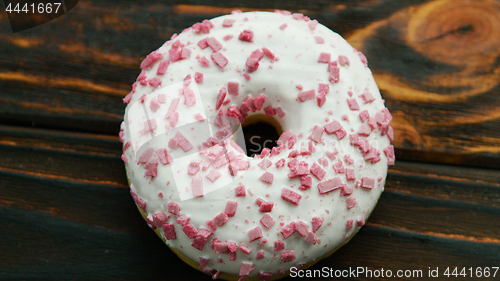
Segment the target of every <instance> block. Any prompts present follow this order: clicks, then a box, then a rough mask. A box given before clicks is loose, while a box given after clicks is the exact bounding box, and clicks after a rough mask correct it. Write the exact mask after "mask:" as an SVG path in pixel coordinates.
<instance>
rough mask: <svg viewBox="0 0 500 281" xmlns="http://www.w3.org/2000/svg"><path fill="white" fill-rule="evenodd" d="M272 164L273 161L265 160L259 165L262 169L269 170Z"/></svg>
mask: <svg viewBox="0 0 500 281" xmlns="http://www.w3.org/2000/svg"><path fill="white" fill-rule="evenodd" d="M271 164H273V161H271V160H269V159H268V158H265V159H264V160H262V161H261V162H260V163H259V164H258V165H259V166H260V167H261V168H262V169H267V168H269V166H271Z"/></svg>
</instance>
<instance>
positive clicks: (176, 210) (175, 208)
mask: <svg viewBox="0 0 500 281" xmlns="http://www.w3.org/2000/svg"><path fill="white" fill-rule="evenodd" d="M167 207H168V209H167V210H168V212H169V213H171V214H173V215H176V216H179V215H180V211H181V207H180V206H179V204H177V203H174V202H168V204H167Z"/></svg>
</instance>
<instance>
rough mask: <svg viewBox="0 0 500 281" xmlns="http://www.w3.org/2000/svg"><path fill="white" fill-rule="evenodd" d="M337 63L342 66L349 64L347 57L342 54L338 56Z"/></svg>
mask: <svg viewBox="0 0 500 281" xmlns="http://www.w3.org/2000/svg"><path fill="white" fill-rule="evenodd" d="M339 63H340V65H342V66H345V65H349V64H350V63H349V59H348V58H347V57H346V56H342V55H340V56H339Z"/></svg>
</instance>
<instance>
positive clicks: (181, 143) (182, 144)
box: [174, 131, 193, 152]
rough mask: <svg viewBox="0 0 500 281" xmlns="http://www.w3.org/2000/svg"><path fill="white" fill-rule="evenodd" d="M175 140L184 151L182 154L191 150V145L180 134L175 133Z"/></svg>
mask: <svg viewBox="0 0 500 281" xmlns="http://www.w3.org/2000/svg"><path fill="white" fill-rule="evenodd" d="M174 138H175V139H176V140H177V143H178V144H179V146H180V147H181V148H182V150H184V152H188V151H189V150H191V149H192V148H193V145H192V144H191V143H190V142H189V141H188V140H187V139H186V138H185V137H184V136H183V135H182V134H181V132H179V131H178V132H177V133H176V134H175V136H174Z"/></svg>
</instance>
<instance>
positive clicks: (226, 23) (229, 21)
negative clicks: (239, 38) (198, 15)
mask: <svg viewBox="0 0 500 281" xmlns="http://www.w3.org/2000/svg"><path fill="white" fill-rule="evenodd" d="M235 21H236V20H233V19H224V21H223V22H222V26H223V27H231V26H233V23H234V22H235Z"/></svg>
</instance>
